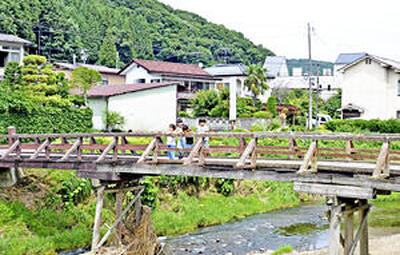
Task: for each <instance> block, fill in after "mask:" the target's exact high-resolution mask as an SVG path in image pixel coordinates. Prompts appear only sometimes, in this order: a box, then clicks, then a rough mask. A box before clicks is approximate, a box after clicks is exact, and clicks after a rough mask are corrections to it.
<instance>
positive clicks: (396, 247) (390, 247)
mask: <svg viewBox="0 0 400 255" xmlns="http://www.w3.org/2000/svg"><path fill="white" fill-rule="evenodd" d="M369 245H370V252H369V253H370V254H371V255H399V254H400V234H397V235H391V236H385V237H377V238H373V239H371V240H370V243H369ZM357 248H358V247H357ZM271 254H272V251H267V252H251V253H249V254H248V255H271ZM287 254H288V255H325V254H328V250H327V249H323V250H318V251H308V252H292V253H287ZM355 254H358V249H357V252H356V253H355Z"/></svg>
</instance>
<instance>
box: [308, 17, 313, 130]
mask: <svg viewBox="0 0 400 255" xmlns="http://www.w3.org/2000/svg"><path fill="white" fill-rule="evenodd" d="M307 28H308V61H309V63H308V129H312V81H311V76H312V58H311V25H310V23H307Z"/></svg>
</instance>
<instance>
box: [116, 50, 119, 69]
mask: <svg viewBox="0 0 400 255" xmlns="http://www.w3.org/2000/svg"><path fill="white" fill-rule="evenodd" d="M118 62H119V52H118V51H117V53H116V56H115V68H116V69H118Z"/></svg>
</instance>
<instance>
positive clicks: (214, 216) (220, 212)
mask: <svg viewBox="0 0 400 255" xmlns="http://www.w3.org/2000/svg"><path fill="white" fill-rule="evenodd" d="M159 182H161V181H160V180H158V181H157V180H151V181H150V183H149V182H146V183H144V184H143V185H146V189H147V190H146V194H145V196H144V197H143V199H144V203H148V202H149V201H152V204H153V205H154V209H153V213H152V219H153V222H154V225H155V229H156V232H157V234H158V235H169V236H175V235H178V234H182V233H187V232H191V231H195V230H196V229H198V228H200V227H205V226H210V225H216V224H222V223H226V222H230V221H232V220H235V219H240V218H244V217H247V216H249V215H253V214H258V213H264V212H268V211H271V210H277V209H282V208H288V207H294V206H298V205H299V204H300V198H299V195H298V194H296V193H294V192H293V189H292V184H288V183H276V182H256V181H254V182H253V181H238V182H229V181H227V180H221V181H219V183H217V184H216V183H215V182H216V180H207V181H206V180H202V184H201V185H200V184H199V183H198V181H194V180H187V181H185V182H183V181H182V182H181V183H184V184H183V185H181V184H176V183H175V182H177V180H176V179H168V178H164V179H162V182H164V183H168V185H167V186H168V187H165V185H164V186H163V185H161V184H160V183H159ZM191 182H193V184H190V183H191ZM93 191H94V190H93V188H92V187H91V185H90V181H89V180H85V179H79V178H77V177H76V173H75V172H74V171H51V170H27V171H25V177H24V178H23V180H22V182H21V183H20V184H19V185H18V186H17V187H13V188H9V189H1V190H0V250H1V251H5V253H4V254H6V255H14V254H18V255H19V254H46V255H53V254H57V253H58V252H60V251H69V250H76V249H80V248H84V247H88V246H90V242H91V235H92V226H93V218H94V213H95V202H96V199H95V196H94V192H93ZM227 191H229V192H227ZM224 193H225V194H226V195H224ZM152 199H153V200H152ZM104 204H105V206H104V210H103V222H104V223H105V224H107V225H109V226H110V225H112V223H113V222H112V221H113V219H114V204H115V194H107V195H106V196H105V202H104ZM106 231H107V229H106V227H105V226H104V227H103V228H102V233H103V234H104V233H105V232H106ZM2 254H3V253H2Z"/></svg>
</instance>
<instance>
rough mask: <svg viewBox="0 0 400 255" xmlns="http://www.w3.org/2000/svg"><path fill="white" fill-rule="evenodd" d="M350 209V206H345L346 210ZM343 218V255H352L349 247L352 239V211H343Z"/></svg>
mask: <svg viewBox="0 0 400 255" xmlns="http://www.w3.org/2000/svg"><path fill="white" fill-rule="evenodd" d="M348 209H351V206H349V205H346V210H348ZM343 216H344V255H352V253H351V246H352V244H353V237H354V215H353V211H349V212H347V211H345V213H344V214H343Z"/></svg>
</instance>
